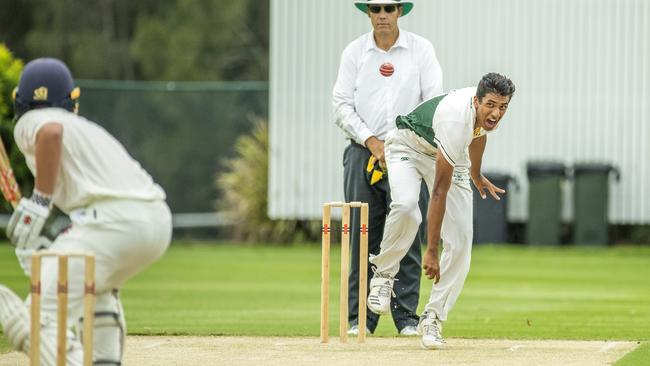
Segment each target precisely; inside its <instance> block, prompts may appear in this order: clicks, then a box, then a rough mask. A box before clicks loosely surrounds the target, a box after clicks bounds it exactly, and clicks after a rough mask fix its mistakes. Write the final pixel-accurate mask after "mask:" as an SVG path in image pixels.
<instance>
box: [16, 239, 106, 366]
mask: <svg viewBox="0 0 650 366" xmlns="http://www.w3.org/2000/svg"><path fill="white" fill-rule="evenodd" d="M44 257H55V258H57V259H58V262H59V275H58V284H57V344H56V364H57V366H65V365H66V356H67V345H66V336H67V329H68V325H67V322H68V258H83V259H84V261H85V276H84V319H83V349H84V350H83V353H84V361H83V364H84V366H91V365H92V364H93V326H94V325H93V322H94V317H95V257H94V256H93V255H91V254H86V253H55V252H48V251H42V252H36V253H35V254H34V255H33V256H32V278H31V295H32V299H31V333H30V342H31V344H30V350H29V353H30V355H29V356H30V357H29V359H30V365H32V366H38V365H40V364H41V363H40V357H41V354H40V330H41V329H40V328H41V261H42V258H44Z"/></svg>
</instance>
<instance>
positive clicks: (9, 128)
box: [0, 43, 34, 212]
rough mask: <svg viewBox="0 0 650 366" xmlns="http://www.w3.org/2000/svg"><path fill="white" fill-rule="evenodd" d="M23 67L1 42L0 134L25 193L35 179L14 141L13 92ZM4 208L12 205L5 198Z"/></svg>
mask: <svg viewBox="0 0 650 366" xmlns="http://www.w3.org/2000/svg"><path fill="white" fill-rule="evenodd" d="M22 69H23V63H22V61H20V60H19V59H16V58H15V57H14V56H13V54H12V53H11V51H9V49H7V47H6V46H5V45H4V44H3V43H0V93H2V94H1V95H0V136H1V137H2V142H3V143H4V145H5V148H6V149H7V154H8V155H9V160H10V161H11V167H12V168H13V170H14V175H15V176H16V180H17V181H18V185H19V186H20V188H21V191H22V192H23V194H25V193H29V192H31V191H32V187H33V186H34V179H33V177H32V175H31V173H30V172H29V170H28V169H27V165H26V164H25V158H24V157H23V155H22V154H21V153H20V151H19V150H18V148H17V147H16V145H15V143H14V137H13V128H14V122H13V116H14V108H13V101H12V99H11V94H12V92H13V90H14V88H15V87H16V85H18V79H19V78H20V72H21V71H22ZM1 208H2V210H3V211H5V212H7V211H8V210H10V208H11V206H10V205H9V203H8V202H6V201H5V200H4V199H3V200H2V207H1Z"/></svg>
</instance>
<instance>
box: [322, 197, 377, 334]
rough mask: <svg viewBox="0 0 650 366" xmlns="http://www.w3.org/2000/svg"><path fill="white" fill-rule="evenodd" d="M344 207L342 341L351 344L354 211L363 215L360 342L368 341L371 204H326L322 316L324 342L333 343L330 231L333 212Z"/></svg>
mask: <svg viewBox="0 0 650 366" xmlns="http://www.w3.org/2000/svg"><path fill="white" fill-rule="evenodd" d="M332 207H341V209H342V218H341V221H342V222H341V289H340V297H339V310H340V313H339V338H340V341H341V342H347V340H348V274H349V267H350V208H359V209H360V211H361V222H360V224H361V227H360V228H359V232H360V234H361V237H360V240H359V336H358V342H359V343H363V342H365V340H366V299H367V296H368V295H367V288H368V204H367V203H362V202H349V203H346V202H329V203H325V204H323V227H322V262H321V307H320V309H321V312H320V340H321V343H327V342H328V341H329V324H328V318H329V287H330V286H329V285H330V280H329V274H330V231H331V219H330V215H331V209H332Z"/></svg>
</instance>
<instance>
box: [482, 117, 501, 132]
mask: <svg viewBox="0 0 650 366" xmlns="http://www.w3.org/2000/svg"><path fill="white" fill-rule="evenodd" d="M497 123H499V121H498V120H494V119H490V118H488V119H486V120H485V127H487V128H488V129H490V130H491V129H493V128H495V127H496V126H497Z"/></svg>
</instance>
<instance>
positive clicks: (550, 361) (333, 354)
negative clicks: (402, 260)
mask: <svg viewBox="0 0 650 366" xmlns="http://www.w3.org/2000/svg"><path fill="white" fill-rule="evenodd" d="M419 341H420V340H419V338H417V337H413V338H406V337H396V338H373V337H368V339H367V341H366V343H365V344H358V343H357V342H356V339H352V338H351V339H349V340H348V343H346V344H341V343H339V340H338V338H336V337H331V339H330V343H329V344H321V343H320V342H319V339H318V338H316V337H307V338H304V337H303V338H301V337H184V336H155V337H154V336H129V337H128V338H127V346H126V352H125V355H124V362H123V363H124V364H125V365H138V366H145V365H215V364H220V365H231V366H239V365H246V366H248V365H267V366H292V365H341V366H348V365H349V366H364V365H368V366H383V365H386V366H388V365H390V366H394V365H399V366H409V365H417V366H422V365H427V364H432V362H433V364H435V365H437V366H438V365H454V366H461V365H499V366H503V365H506V366H508V365H524V366H536V365H575V366H587V365H589V366H592V365H611V364H613V363H614V362H615V361H616V360H618V359H620V358H621V357H623V355H625V354H626V353H627V352H630V351H631V350H633V349H634V348H635V347H636V346H637V342H623V341H621V342H619V341H556V340H544V341H530V340H491V339H458V338H452V339H448V340H447V344H446V347H445V349H443V350H435V351H432V350H423V349H421V348H420V343H419ZM21 364H27V357H26V356H24V355H23V354H20V353H17V352H12V353H9V354H5V355H0V366H4V365H21Z"/></svg>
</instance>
